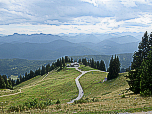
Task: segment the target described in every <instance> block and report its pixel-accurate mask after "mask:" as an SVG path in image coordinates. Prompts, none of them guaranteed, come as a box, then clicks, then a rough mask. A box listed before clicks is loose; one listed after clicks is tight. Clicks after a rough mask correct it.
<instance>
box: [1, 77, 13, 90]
mask: <svg viewBox="0 0 152 114" xmlns="http://www.w3.org/2000/svg"><path fill="white" fill-rule="evenodd" d="M0 89H13V86H12V81H11V78H7V76H6V75H3V76H1V75H0Z"/></svg>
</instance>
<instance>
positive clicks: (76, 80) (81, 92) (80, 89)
mask: <svg viewBox="0 0 152 114" xmlns="http://www.w3.org/2000/svg"><path fill="white" fill-rule="evenodd" d="M68 68H73V67H68ZM75 69H76V70H77V71H79V72H81V73H82V74H80V75H79V76H78V77H77V78H76V79H75V82H76V85H77V87H78V89H79V94H78V97H77V98H76V99H73V100H71V101H70V102H67V103H68V104H70V103H73V102H74V101H75V100H80V99H81V98H82V97H83V95H84V92H83V89H82V87H81V85H80V83H79V81H78V80H79V78H81V76H83V75H84V74H85V73H87V72H91V71H99V72H104V71H100V70H89V71H81V70H79V69H78V67H75Z"/></svg>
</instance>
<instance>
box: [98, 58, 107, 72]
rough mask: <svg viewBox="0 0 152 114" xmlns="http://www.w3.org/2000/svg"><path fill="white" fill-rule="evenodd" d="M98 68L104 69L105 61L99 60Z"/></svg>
mask: <svg viewBox="0 0 152 114" xmlns="http://www.w3.org/2000/svg"><path fill="white" fill-rule="evenodd" d="M99 70H102V71H106V68H105V63H104V61H103V60H101V61H100V64H99Z"/></svg>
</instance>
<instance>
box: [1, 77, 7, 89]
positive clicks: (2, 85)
mask: <svg viewBox="0 0 152 114" xmlns="http://www.w3.org/2000/svg"><path fill="white" fill-rule="evenodd" d="M0 88H1V89H5V88H6V84H5V81H4V79H3V77H2V76H1V75H0Z"/></svg>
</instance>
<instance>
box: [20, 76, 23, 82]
mask: <svg viewBox="0 0 152 114" xmlns="http://www.w3.org/2000/svg"><path fill="white" fill-rule="evenodd" d="M22 79H23V78H22V76H21V75H20V83H22V82H23V80H22Z"/></svg>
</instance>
